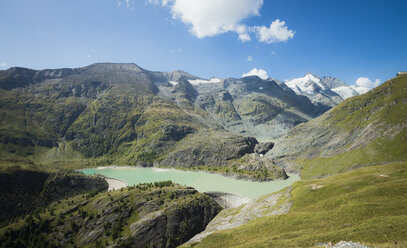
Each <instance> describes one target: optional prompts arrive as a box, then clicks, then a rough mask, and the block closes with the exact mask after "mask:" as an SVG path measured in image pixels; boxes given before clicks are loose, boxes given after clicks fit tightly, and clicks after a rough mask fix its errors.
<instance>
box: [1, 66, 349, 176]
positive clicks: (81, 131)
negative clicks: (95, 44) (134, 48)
mask: <svg viewBox="0 0 407 248" xmlns="http://www.w3.org/2000/svg"><path fill="white" fill-rule="evenodd" d="M0 91H1V97H0V103H1V107H0V113H1V116H2V119H1V120H0V143H1V144H0V145H1V147H2V151H1V155H2V156H1V158H2V159H3V160H4V161H6V162H7V161H13V160H23V161H26V162H33V163H40V164H62V165H63V164H66V163H70V164H72V163H73V164H78V166H79V164H83V163H85V164H88V165H90V163H91V164H103V165H105V164H130V165H132V164H134V165H142V166H152V165H159V166H182V167H195V166H208V167H214V168H217V169H218V168H228V167H231V168H236V167H237V168H239V170H240V171H244V172H245V173H246V172H247V173H248V174H250V176H249V177H250V178H257V179H259V178H263V177H262V176H261V172H262V171H264V170H268V171H272V172H273V173H277V175H278V176H277V177H280V176H283V175H284V173H283V174H281V172H280V169H278V167H276V166H273V165H272V163H271V162H270V161H268V162H267V163H266V164H269V165H267V166H265V165H264V163H263V162H262V161H264V160H267V158H266V157H264V158H263V157H262V158H259V157H253V156H252V157H249V156H248V155H249V154H250V153H252V152H253V151H254V150H255V146H256V145H261V144H258V143H259V142H269V141H272V140H274V139H277V138H279V137H281V136H282V135H284V134H286V133H287V132H288V131H289V130H290V129H291V128H292V127H294V126H296V125H298V124H300V123H303V122H307V121H309V120H311V119H313V118H315V117H317V116H319V115H321V114H322V113H324V112H325V111H326V110H327V109H329V108H330V106H329V105H323V104H321V103H320V102H318V103H315V102H313V100H310V99H313V98H308V97H309V96H308V97H307V96H304V95H301V94H297V93H295V92H294V91H293V90H291V89H290V88H289V87H287V86H286V85H285V84H284V83H281V82H279V81H277V80H273V79H267V80H262V79H260V78H259V77H257V76H251V77H244V78H240V79H235V78H227V79H218V78H212V79H210V80H205V79H201V78H199V77H196V76H193V75H191V74H188V73H186V72H183V71H174V72H153V71H148V70H145V69H143V68H141V67H139V66H137V65H135V64H113V63H100V64H93V65H90V66H86V67H82V68H76V69H54V70H50V69H48V70H39V71H38V70H31V69H26V68H18V67H16V68H10V69H8V70H4V71H1V72H0ZM318 94H319V93H318ZM324 94H325V93H324ZM334 97H337V98H338V99H337V102H339V101H340V99H341V98H340V97H339V96H337V95H332V97H331V98H332V99H334ZM331 98H330V99H331ZM326 99H328V97H326ZM332 99H331V101H330V104H331V105H334V104H336V102H334V101H333V100H332ZM206 137H212V139H211V140H210V141H208V139H206ZM214 142H216V143H217V144H223V145H222V146H220V145H217V146H213V143H214ZM191 149H192V150H193V149H195V150H196V151H198V152H195V153H194V155H192V156H191ZM225 149H226V150H225ZM225 153H226V154H229V156H226V157H225V156H218V155H220V154H225ZM180 155H183V156H180ZM181 157H182V158H183V160H180V159H179V158H181ZM249 164H250V165H249ZM212 169H213V168H212ZM239 170H237V171H239ZM272 178H274V177H272Z"/></svg>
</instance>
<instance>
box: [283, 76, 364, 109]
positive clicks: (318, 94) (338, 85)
mask: <svg viewBox="0 0 407 248" xmlns="http://www.w3.org/2000/svg"><path fill="white" fill-rule="evenodd" d="M285 84H286V85H287V86H288V87H289V88H291V89H292V90H293V91H294V92H295V93H296V94H297V95H304V96H306V97H308V98H309V99H310V100H311V101H312V102H313V103H314V104H317V105H320V106H322V107H333V106H335V105H337V104H339V103H340V102H342V101H343V100H344V99H346V98H348V97H351V96H355V95H358V92H356V91H355V90H354V89H352V88H351V87H350V86H349V85H347V84H346V83H345V82H343V81H342V80H339V79H337V78H334V77H322V78H320V77H318V76H316V75H314V74H313V73H311V72H309V73H307V74H306V75H305V76H304V77H301V78H295V79H292V80H288V81H286V82H285Z"/></svg>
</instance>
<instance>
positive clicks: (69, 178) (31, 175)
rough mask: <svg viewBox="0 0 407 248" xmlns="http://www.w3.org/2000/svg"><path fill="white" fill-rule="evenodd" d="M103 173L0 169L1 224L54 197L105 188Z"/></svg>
mask: <svg viewBox="0 0 407 248" xmlns="http://www.w3.org/2000/svg"><path fill="white" fill-rule="evenodd" d="M107 188H108V184H107V182H106V181H105V180H104V179H103V178H100V177H90V176H85V175H83V174H80V173H75V172H72V171H70V172H68V171H59V172H46V171H43V170H42V171H40V170H38V169H21V168H20V167H18V166H13V167H7V168H6V169H2V170H1V171H0V223H1V224H0V225H3V224H4V222H5V221H10V220H11V219H13V218H15V217H18V216H20V215H22V214H26V213H28V212H30V211H32V210H34V209H35V208H43V207H46V206H47V205H49V204H50V203H52V202H54V201H58V200H61V199H63V198H67V197H71V196H74V195H78V194H84V193H89V192H101V191H106V190H107Z"/></svg>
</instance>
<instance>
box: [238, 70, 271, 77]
mask: <svg viewBox="0 0 407 248" xmlns="http://www.w3.org/2000/svg"><path fill="white" fill-rule="evenodd" d="M248 76H258V77H259V78H261V79H264V80H266V79H267V78H269V76H267V72H266V71H265V70H263V69H257V68H253V69H252V70H251V71H249V72H247V73H243V75H242V77H248Z"/></svg>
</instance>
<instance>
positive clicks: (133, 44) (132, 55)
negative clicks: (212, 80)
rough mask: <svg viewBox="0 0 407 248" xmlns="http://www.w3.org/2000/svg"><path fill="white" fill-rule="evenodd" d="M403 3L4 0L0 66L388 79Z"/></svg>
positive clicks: (404, 41)
mask: <svg viewBox="0 0 407 248" xmlns="http://www.w3.org/2000/svg"><path fill="white" fill-rule="evenodd" d="M406 10H407V1H404V0H380V1H375V0H308V1H305V0H284V1H283V0H281V1H276V0H264V1H263V0H167V1H165V0H164V2H163V1H162V0H70V1H62V0H38V1H32V0H2V1H0V23H1V24H0V27H1V38H0V69H6V68H8V67H12V66H22V67H29V68H34V69H45V68H61V67H81V66H86V65H89V64H91V63H96V62H133V63H136V64H138V65H139V66H141V67H143V68H145V69H149V70H159V71H172V70H177V69H181V70H184V71H187V72H190V73H192V74H195V75H197V76H200V77H204V78H209V77H212V76H215V77H222V78H225V77H240V76H241V75H242V74H243V73H246V72H248V71H250V70H252V69H253V68H258V69H260V68H261V69H264V70H265V71H267V73H268V76H270V77H273V78H277V79H280V80H285V79H290V78H295V77H300V76H303V75H304V74H305V73H306V72H308V71H312V72H314V74H316V75H319V76H324V75H332V76H336V77H338V78H340V79H342V80H344V81H346V82H347V83H349V84H355V82H356V80H357V79H358V78H360V77H367V78H369V79H371V80H372V81H374V80H376V79H380V80H381V81H384V80H387V79H389V78H391V77H394V75H395V73H396V72H397V71H400V70H407V14H406V13H407V12H406ZM271 24H272V27H270V25H271ZM249 39H250V41H249Z"/></svg>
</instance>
